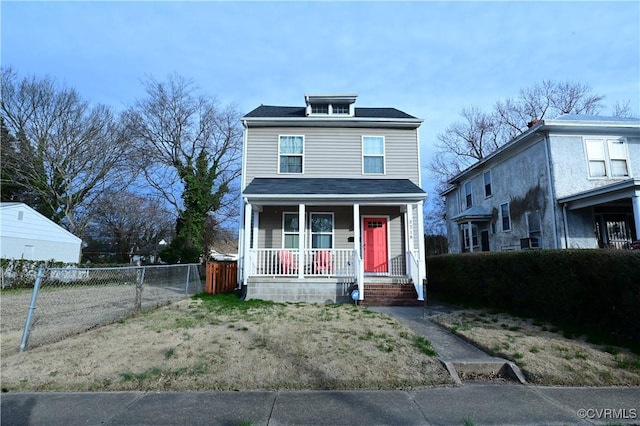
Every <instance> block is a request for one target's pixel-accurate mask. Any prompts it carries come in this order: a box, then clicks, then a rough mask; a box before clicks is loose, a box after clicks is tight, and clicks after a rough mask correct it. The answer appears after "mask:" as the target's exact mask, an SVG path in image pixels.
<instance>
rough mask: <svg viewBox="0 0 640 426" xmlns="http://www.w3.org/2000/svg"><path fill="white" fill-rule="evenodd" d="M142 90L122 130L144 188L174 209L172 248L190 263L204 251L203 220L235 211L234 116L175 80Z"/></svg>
mask: <svg viewBox="0 0 640 426" xmlns="http://www.w3.org/2000/svg"><path fill="white" fill-rule="evenodd" d="M144 86H145V89H146V97H145V98H144V99H140V100H138V101H137V102H136V103H135V104H134V105H133V106H132V107H131V108H129V110H128V111H127V113H126V122H127V126H128V128H129V129H130V130H131V132H132V134H133V136H134V138H135V141H136V148H137V150H138V152H139V153H140V157H139V158H140V165H141V169H142V171H143V173H144V176H145V178H146V180H147V182H148V183H149V185H150V186H151V187H152V188H154V189H155V190H156V191H157V192H158V193H159V194H161V195H162V196H163V197H164V198H165V199H166V200H167V201H168V202H169V203H171V204H172V205H173V206H174V208H175V209H176V212H177V216H178V225H177V227H176V233H177V237H176V240H174V242H175V244H177V245H180V246H182V248H183V249H184V250H183V251H185V250H186V251H188V252H189V254H186V253H185V255H184V257H185V258H183V260H186V258H190V259H191V260H195V258H197V257H196V256H197V255H199V254H202V253H203V250H204V247H203V235H204V229H205V224H206V221H207V217H208V216H209V215H210V214H218V215H219V216H225V214H228V213H227V212H228V207H229V206H231V203H233V205H234V207H235V205H236V204H235V199H236V198H234V197H237V196H238V195H239V192H237V191H234V185H236V181H237V178H238V177H239V176H240V153H241V143H242V128H241V127H240V114H239V113H238V112H237V110H236V108H235V107H234V106H227V107H219V105H218V103H217V102H216V100H215V99H214V98H211V97H208V96H204V95H199V94H198V93H197V88H196V87H195V86H194V84H193V82H191V81H190V80H188V79H185V78H184V77H181V76H178V75H172V76H170V77H169V78H168V80H167V81H166V82H160V81H157V80H155V79H153V78H151V77H149V78H147V79H146V80H145V81H144ZM223 219H225V217H221V218H219V220H223ZM194 257H195V258H194Z"/></svg>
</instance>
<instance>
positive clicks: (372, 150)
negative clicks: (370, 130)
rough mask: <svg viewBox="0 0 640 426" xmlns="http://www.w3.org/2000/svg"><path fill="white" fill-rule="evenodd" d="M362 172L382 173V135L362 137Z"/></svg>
mask: <svg viewBox="0 0 640 426" xmlns="http://www.w3.org/2000/svg"><path fill="white" fill-rule="evenodd" d="M362 173H363V174H380V175H381V174H384V136H363V137H362Z"/></svg>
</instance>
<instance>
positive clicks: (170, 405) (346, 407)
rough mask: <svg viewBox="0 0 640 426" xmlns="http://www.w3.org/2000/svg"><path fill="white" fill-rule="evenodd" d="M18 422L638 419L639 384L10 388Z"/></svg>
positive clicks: (228, 425)
mask: <svg viewBox="0 0 640 426" xmlns="http://www.w3.org/2000/svg"><path fill="white" fill-rule="evenodd" d="M0 399H1V402H2V412H1V419H0V421H1V424H2V426H10V425H12V426H18V425H46V426H53V425H64V426H67V425H225V426H241V425H246V426H249V425H252V426H258V425H269V426H276V425H464V424H473V425H575V424H579V425H581V424H584V425H586V424H609V425H611V424H640V417H639V416H640V389H639V388H567V387H563V388H554V387H540V386H523V385H519V384H480V383H476V384H466V385H464V386H458V387H448V388H431V389H423V390H418V391H412V392H407V391H343V392H334V391H309V392H148V393H142V392H110V393H103V392H95V393H89V392H86V393H53V392H52V393H8V394H2V395H1V396H0Z"/></svg>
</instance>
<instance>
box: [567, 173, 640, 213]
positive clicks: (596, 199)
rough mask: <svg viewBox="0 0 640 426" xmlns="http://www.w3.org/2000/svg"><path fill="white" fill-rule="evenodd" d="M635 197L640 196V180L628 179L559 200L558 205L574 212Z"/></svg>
mask: <svg viewBox="0 0 640 426" xmlns="http://www.w3.org/2000/svg"><path fill="white" fill-rule="evenodd" d="M633 196H640V179H633V178H631V179H626V180H622V181H619V182H615V183H612V184H610V185H604V186H599V187H597V188H594V189H590V190H588V191H584V192H580V193H578V194H574V195H570V196H568V197H562V198H558V203H560V204H567V207H568V208H569V210H574V209H581V208H584V207H591V206H595V205H598V204H603V203H609V202H611V201H616V200H620V199H623V198H631V197H633Z"/></svg>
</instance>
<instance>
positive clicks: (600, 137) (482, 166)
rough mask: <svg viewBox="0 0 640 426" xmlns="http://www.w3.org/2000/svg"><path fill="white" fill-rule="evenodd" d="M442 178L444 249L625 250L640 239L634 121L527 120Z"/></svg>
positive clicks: (639, 133) (638, 125)
mask: <svg viewBox="0 0 640 426" xmlns="http://www.w3.org/2000/svg"><path fill="white" fill-rule="evenodd" d="M449 184H450V187H449V188H448V189H447V190H446V191H445V192H443V195H444V196H445V197H446V198H445V200H446V214H447V227H448V241H449V252H450V253H460V252H467V251H501V250H520V249H528V248H544V249H564V248H598V247H601V248H605V247H606V248H618V249H624V248H631V247H632V246H633V245H634V243H633V242H634V241H636V240H640V235H639V232H640V119H629V118H615V117H594V116H577V115H563V116H560V117H558V118H556V119H553V120H541V121H538V122H536V123H531V127H530V128H529V129H528V130H527V131H525V132H524V133H522V134H520V135H519V136H517V137H516V138H514V139H513V140H511V141H510V142H509V143H507V144H506V145H504V146H503V147H501V148H500V149H498V150H497V151H496V152H494V153H492V154H491V155H489V156H487V157H485V158H483V159H482V160H480V161H478V162H477V163H475V164H474V165H472V166H471V167H469V168H467V169H466V170H464V171H463V172H461V173H460V174H458V175H457V176H455V177H454V178H452V179H451V180H450V181H449Z"/></svg>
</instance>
